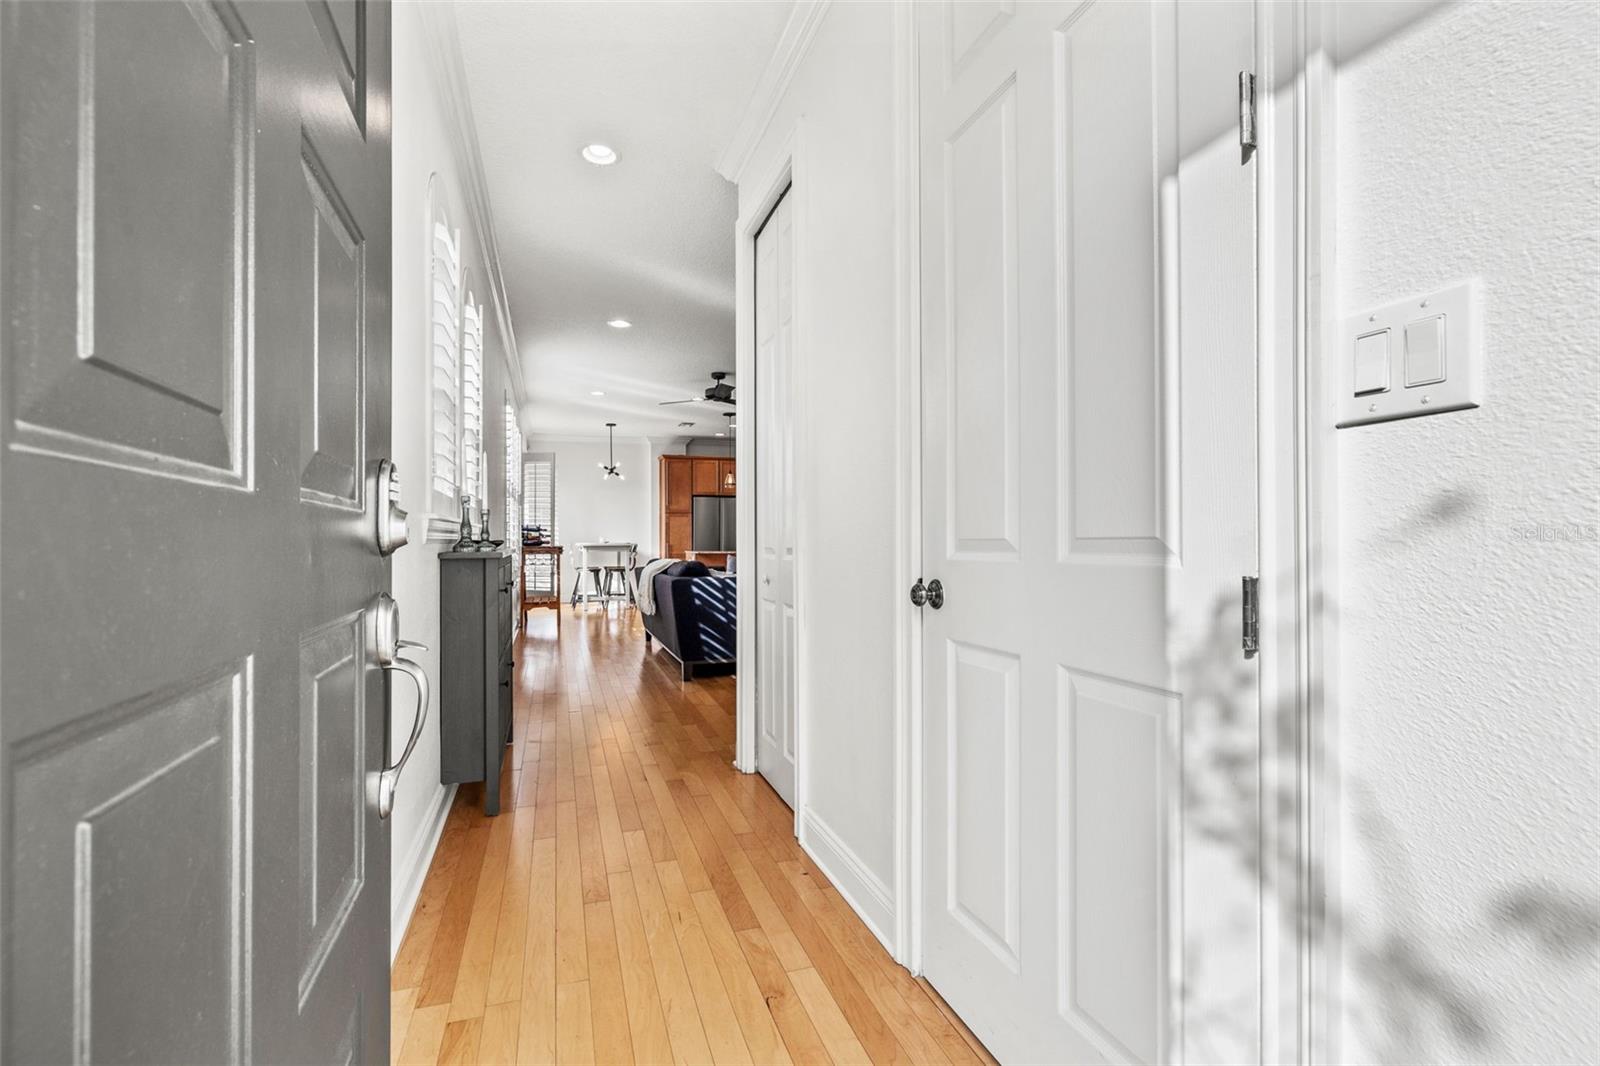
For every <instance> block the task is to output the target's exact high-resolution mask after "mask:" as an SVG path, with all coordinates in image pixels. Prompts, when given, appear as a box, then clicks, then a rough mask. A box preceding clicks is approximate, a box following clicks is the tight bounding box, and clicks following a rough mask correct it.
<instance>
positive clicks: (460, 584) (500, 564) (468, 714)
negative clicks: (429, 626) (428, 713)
mask: <svg viewBox="0 0 1600 1066" xmlns="http://www.w3.org/2000/svg"><path fill="white" fill-rule="evenodd" d="M515 588H516V554H515V553H514V552H504V553H502V552H497V551H495V552H442V553H440V555H439V637H440V639H439V780H440V781H442V782H443V783H445V784H447V785H448V784H453V783H456V782H460V781H482V782H484V788H483V813H485V814H489V815H495V814H499V813H500V766H501V763H502V762H503V761H504V759H505V751H506V745H507V744H509V743H510V742H511V683H512V682H511V672H512V668H513V665H514V662H513V635H514V628H513V627H514V623H515V618H516V615H515V607H516V605H515V604H514V602H513V600H514V596H515V592H514V590H515Z"/></svg>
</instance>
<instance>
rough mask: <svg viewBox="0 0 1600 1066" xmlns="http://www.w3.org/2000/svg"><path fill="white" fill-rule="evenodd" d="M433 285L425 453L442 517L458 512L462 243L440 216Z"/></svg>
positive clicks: (435, 226)
mask: <svg viewBox="0 0 1600 1066" xmlns="http://www.w3.org/2000/svg"><path fill="white" fill-rule="evenodd" d="M431 243H432V263H431V281H430V283H429V289H430V292H429V301H430V310H429V319H430V335H429V338H428V344H429V350H430V355H429V362H430V364H431V369H430V373H431V375H432V380H431V381H430V382H429V393H430V396H431V401H432V405H433V425H432V426H431V427H430V429H429V433H430V441H429V453H430V455H431V456H432V463H433V469H432V471H431V483H432V486H433V496H434V501H433V510H434V511H435V512H436V513H439V514H443V515H450V516H454V515H456V514H458V513H459V510H458V507H457V499H456V497H457V495H458V490H459V486H460V484H461V469H460V442H459V439H458V437H459V433H460V404H461V400H460V396H461V386H460V379H461V367H460V362H459V358H458V354H457V353H458V351H459V348H460V343H461V321H460V310H459V308H460V306H461V241H460V238H459V237H458V236H457V234H456V233H455V231H454V230H452V229H451V228H450V224H449V222H448V221H446V220H445V219H444V218H443V217H442V216H439V217H436V218H435V220H434V224H433V237H432V242H431Z"/></svg>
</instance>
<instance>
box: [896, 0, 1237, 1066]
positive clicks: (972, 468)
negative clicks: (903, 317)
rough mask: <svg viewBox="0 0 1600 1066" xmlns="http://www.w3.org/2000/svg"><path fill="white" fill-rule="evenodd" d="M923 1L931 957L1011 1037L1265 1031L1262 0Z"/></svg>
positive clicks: (1182, 1040) (1225, 1042)
mask: <svg viewBox="0 0 1600 1066" xmlns="http://www.w3.org/2000/svg"><path fill="white" fill-rule="evenodd" d="M918 12H919V13H918V24H919V30H918V32H919V44H920V51H921V54H922V55H923V56H925V57H927V60H926V61H925V62H924V63H923V64H922V66H921V70H922V86H921V102H922V106H921V114H922V121H923V127H922V131H921V143H922V148H921V151H922V166H921V178H922V190H921V195H922V203H921V227H922V237H921V248H922V255H923V261H922V307H923V328H922V338H923V388H924V392H923V427H924V441H923V471H924V474H923V476H924V482H923V493H924V501H925V503H924V516H923V517H924V523H923V525H924V541H923V566H922V570H923V573H924V575H925V576H926V577H927V578H929V579H932V578H938V579H939V580H940V581H941V582H942V584H943V586H944V591H945V597H946V598H945V603H944V606H943V608H942V609H939V610H934V609H932V608H931V607H930V608H924V610H923V623H924V625H923V632H924V645H923V653H924V679H923V683H924V698H925V702H924V707H925V721H924V730H925V731H924V738H925V745H926V748H925V751H926V756H925V764H924V775H925V784H924V797H923V798H924V811H925V822H924V824H925V834H924V869H923V884H924V886H925V887H924V892H925V898H924V901H923V914H924V930H923V936H924V959H923V962H924V966H925V969H926V972H927V975H928V978H929V980H930V981H931V982H932V983H933V984H934V985H935V987H937V988H938V989H939V991H940V992H941V993H942V994H943V995H944V996H945V998H946V999H947V1000H948V1001H949V1002H950V1003H951V1005H952V1006H953V1007H954V1008H955V1009H956V1010H957V1011H958V1012H959V1013H960V1014H961V1015H962V1017H963V1018H964V1019H965V1020H966V1021H967V1023H968V1024H969V1025H970V1026H971V1027H972V1028H973V1029H974V1031H975V1032H976V1033H977V1034H978V1036H979V1037H980V1038H981V1039H982V1040H984V1041H985V1043H986V1044H987V1045H988V1046H989V1048H990V1049H991V1050H992V1051H993V1052H994V1053H995V1054H996V1055H997V1056H998V1057H999V1058H1000V1059H1001V1060H1002V1061H1019V1062H1031V1061H1053V1062H1059V1061H1070V1062H1105V1061H1118V1062H1121V1061H1127V1062H1144V1063H1153V1062H1167V1061H1184V1062H1200V1061H1217V1062H1238V1061H1255V1060H1256V1058H1257V1057H1258V1056H1259V1054H1260V1048H1259V1032H1260V1017H1259V980H1260V969H1259V961H1258V956H1257V952H1258V948H1259V943H1260V939H1259V923H1260V914H1261V905H1260V886H1259V883H1258V882H1257V880H1256V877H1255V874H1254V867H1253V865H1252V864H1253V862H1254V860H1253V858H1252V855H1251V853H1250V852H1249V850H1248V848H1246V847H1244V846H1243V844H1244V842H1247V841H1248V840H1250V839H1253V836H1252V834H1253V832H1254V828H1253V827H1254V825H1255V824H1256V818H1257V813H1258V812H1257V811H1256V808H1255V806H1254V791H1253V790H1254V785H1253V782H1254V779H1255V778H1254V775H1255V769H1254V767H1255V760H1256V759H1257V757H1258V753H1257V750H1256V742H1257V734H1256V723H1257V721H1258V708H1257V697H1256V678H1255V671H1254V669H1253V668H1252V667H1251V666H1250V665H1248V664H1245V663H1243V662H1242V660H1240V658H1239V654H1240V653H1239V650H1238V649H1239V645H1238V639H1239V633H1238V629H1237V619H1238V617H1239V604H1238V595H1239V577H1240V575H1242V574H1253V573H1255V571H1256V563H1255V522H1256V513H1255V481H1254V477H1255V440H1254V429H1253V427H1254V424H1255V419H1254V412H1255V392H1254V359H1255V353H1254V341H1253V335H1254V334H1253V324H1254V307H1253V293H1254V285H1255V275H1254V269H1255V264H1254V258H1253V256H1254V252H1253V242H1254V234H1255V219H1254V177H1253V167H1251V166H1241V165H1240V160H1239V150H1238V141H1237V130H1236V127H1235V125H1234V122H1235V120H1236V117H1237V96H1236V92H1237V76H1238V72H1239V71H1240V70H1245V69H1249V67H1250V65H1251V60H1252V53H1253V32H1254V30H1253V23H1254V11H1253V7H1252V5H1251V3H1250V2H1249V0H1238V2H1230V3H1219V4H1204V5H1200V4H1177V3H1172V2H1155V3H1138V4H1128V3H1112V2H1107V0H1098V2H1096V0H1090V2H1086V3H1082V2H1077V0H1060V2H1041V3H1033V4H1019V5H1011V4H1005V3H997V4H988V3H971V4H968V3H941V4H929V5H923V6H921V7H919V9H918Z"/></svg>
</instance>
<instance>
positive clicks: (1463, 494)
mask: <svg viewBox="0 0 1600 1066" xmlns="http://www.w3.org/2000/svg"><path fill="white" fill-rule="evenodd" d="M1597 46H1600V7H1596V6H1595V5H1593V4H1590V3H1585V2H1581V0H1580V2H1572V3H1554V2H1551V3H1539V4H1517V3H1471V4H1463V5H1460V6H1451V7H1448V8H1444V9H1442V10H1441V11H1439V12H1437V13H1434V14H1432V15H1429V16H1428V17H1426V18H1424V19H1423V20H1422V21H1420V22H1418V23H1416V24H1415V25H1412V26H1410V27H1409V28H1407V29H1405V30H1403V31H1401V32H1400V33H1398V34H1397V35H1396V36H1394V37H1392V38H1390V39H1389V40H1387V41H1384V42H1382V43H1380V44H1378V45H1377V46H1376V47H1374V48H1372V49H1371V50H1369V51H1367V52H1365V53H1364V54H1362V55H1359V56H1357V57H1355V58H1353V59H1351V60H1350V61H1348V62H1347V63H1346V64H1345V65H1344V66H1343V67H1342V68H1341V69H1340V71H1339V75H1338V82H1337V85H1338V112H1339V113H1338V123H1337V138H1338V139H1337V158H1338V164H1337V183H1338V201H1337V202H1338V234H1337V239H1338V251H1337V258H1338V263H1337V277H1338V282H1339V286H1340V305H1341V311H1342V313H1345V314H1348V313H1353V312H1358V311H1360V310H1362V309H1364V308H1366V307H1368V306H1371V305H1374V304H1379V303H1382V302H1385V301H1387V300H1390V299H1393V298H1396V297H1402V296H1406V295H1409V294H1411V293H1414V292H1419V291H1427V290H1429V289H1432V288H1436V287H1439V286H1442V285H1444V284H1446V283H1448V282H1452V281H1455V280H1457V279H1459V278H1463V277H1468V276H1474V275H1475V276H1478V277H1481V278H1482V279H1483V282H1484V299H1485V330H1486V337H1485V346H1484V347H1485V353H1486V359H1487V374H1486V382H1487V402H1486V404H1485V406H1484V407H1483V408H1482V409H1480V410H1478V411H1473V412H1466V413H1457V414H1447V415H1440V416H1437V417H1430V418H1422V419H1414V420H1411V421H1405V422H1395V423H1389V424H1385V425H1379V426H1373V427H1366V428H1360V429H1351V430H1342V431H1340V433H1339V437H1338V441H1339V445H1338V446H1339V462H1340V466H1341V473H1340V485H1339V498H1340V507H1341V510H1342V516H1341V522H1342V539H1341V545H1340V549H1341V564H1340V565H1341V567H1342V587H1341V589H1340V593H1339V602H1338V604H1337V605H1336V606H1337V611H1338V618H1339V620H1340V622H1341V623H1342V625H1341V629H1340V634H1341V640H1342V655H1343V661H1342V672H1341V678H1340V680H1341V685H1342V692H1341V695H1340V700H1339V715H1340V722H1339V735H1340V741H1339V744H1338V745H1337V754H1338V758H1339V762H1340V770H1341V775H1342V781H1343V787H1344V796H1343V811H1344V815H1345V817H1344V819H1343V826H1342V835H1343V840H1342V863H1343V869H1342V872H1341V875H1340V877H1339V880H1338V883H1337V885H1336V886H1335V887H1336V894H1335V904H1334V917H1335V919H1336V921H1337V922H1338V923H1339V924H1340V925H1341V926H1342V930H1343V957H1344V965H1343V989H1342V993H1341V1000H1342V1002H1341V1010H1340V1011H1339V1014H1338V1017H1339V1018H1340V1021H1341V1028H1342V1034H1341V1035H1342V1041H1343V1047H1342V1049H1341V1050H1340V1052H1339V1053H1338V1054H1337V1055H1336V1060H1337V1061H1341V1062H1390V1063H1400V1062H1406V1063H1420V1062H1441V1061H1448V1062H1522V1063H1557V1062H1594V1061H1596V1060H1597V1059H1600V959H1597V954H1600V776H1597V775H1600V725H1597V695H1600V585H1597V574H1600V540H1597V537H1600V533H1597V530H1600V509H1597V506H1600V505H1597V501H1600V465H1597V462H1596V457H1597V455H1600V417H1597V414H1600V330H1597V327H1596V318H1595V316H1596V313H1597V312H1600V201H1597V195H1596V176H1597V175H1600V64H1597V62H1596V57H1597V55H1600V51H1597Z"/></svg>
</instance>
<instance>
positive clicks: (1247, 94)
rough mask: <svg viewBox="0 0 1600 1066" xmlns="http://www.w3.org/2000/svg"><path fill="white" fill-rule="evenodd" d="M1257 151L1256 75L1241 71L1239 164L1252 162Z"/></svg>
mask: <svg viewBox="0 0 1600 1066" xmlns="http://www.w3.org/2000/svg"><path fill="white" fill-rule="evenodd" d="M1255 151H1256V76H1255V75H1254V74H1252V73H1251V72H1250V71H1248V70H1241V71H1240V72H1239V165H1240V166H1243V165H1244V164H1246V163H1248V162H1250V157H1251V156H1252V155H1254V154H1255Z"/></svg>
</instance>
